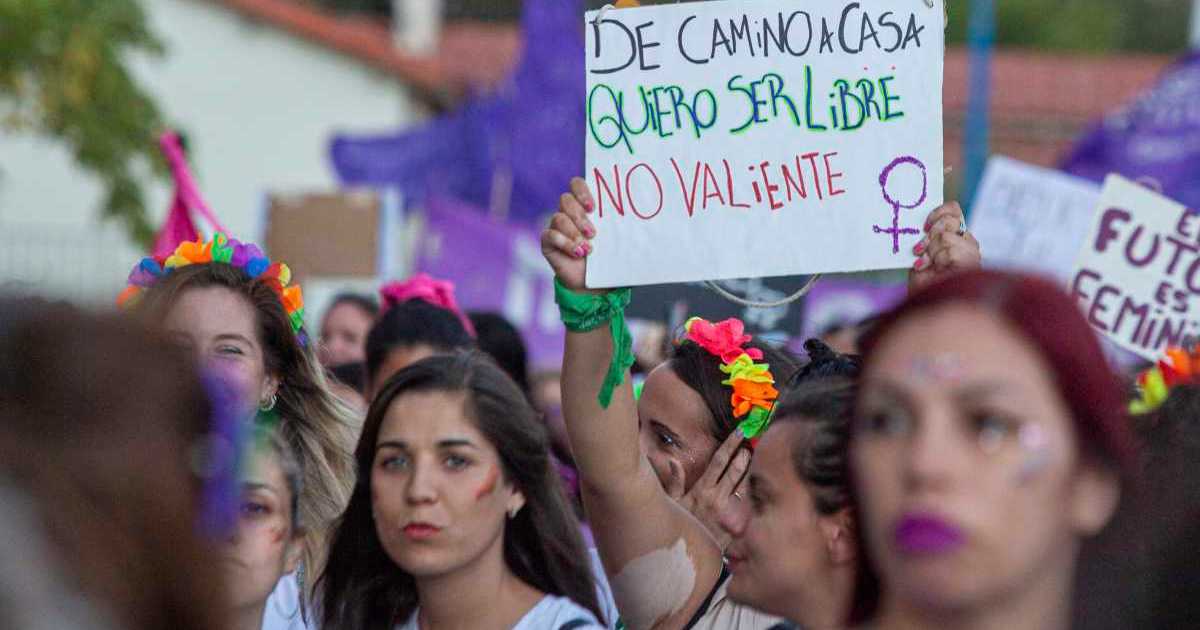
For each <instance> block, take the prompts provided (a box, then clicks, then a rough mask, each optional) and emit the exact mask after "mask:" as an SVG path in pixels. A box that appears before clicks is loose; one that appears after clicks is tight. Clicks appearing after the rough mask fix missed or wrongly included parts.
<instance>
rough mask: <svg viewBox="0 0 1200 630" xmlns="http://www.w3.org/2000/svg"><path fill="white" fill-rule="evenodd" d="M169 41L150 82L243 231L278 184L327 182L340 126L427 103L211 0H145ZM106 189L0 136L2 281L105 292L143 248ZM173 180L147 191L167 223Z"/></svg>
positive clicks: (375, 123) (399, 118) (42, 145)
mask: <svg viewBox="0 0 1200 630" xmlns="http://www.w3.org/2000/svg"><path fill="white" fill-rule="evenodd" d="M143 5H144V6H145V8H146V11H147V14H148V18H149V20H150V25H151V28H152V30H153V32H155V33H156V34H157V35H158V36H159V38H160V39H161V40H162V41H163V42H164V43H165V44H166V48H167V52H166V55H165V56H164V57H162V58H157V59H142V58H139V59H135V60H133V66H134V71H135V74H136V76H137V77H138V78H139V80H140V82H141V83H142V85H143V86H144V87H145V88H146V89H147V90H148V91H149V92H150V93H151V94H152V95H153V96H154V97H155V98H156V99H157V101H158V103H159V105H160V107H161V108H162V110H163V113H164V115H165V117H166V119H167V121H168V122H169V123H170V124H172V125H176V126H178V127H179V128H181V129H183V130H184V131H185V132H186V134H187V137H188V140H189V149H190V154H191V161H192V165H193V172H194V174H195V176H196V179H197V181H198V183H199V185H200V188H201V190H202V191H203V194H204V195H205V198H206V199H207V200H208V202H209V205H210V206H212V208H213V210H214V211H215V212H216V214H217V216H218V217H219V218H220V219H221V221H222V222H223V223H224V224H225V227H227V228H228V229H229V230H230V231H231V232H233V233H234V234H235V235H236V236H238V237H241V238H243V239H246V240H260V239H261V236H262V230H263V225H262V219H263V217H262V213H263V204H264V198H265V195H266V193H267V192H269V191H277V192H301V191H315V190H329V189H331V188H334V187H335V185H336V180H335V177H334V173H333V170H332V168H331V166H330V164H329V160H328V151H327V146H328V141H329V139H330V137H331V135H332V134H333V133H336V132H338V131H374V130H389V129H395V128H397V127H399V126H403V125H407V124H411V123H412V122H414V120H415V119H417V118H419V117H421V116H422V115H423V112H422V111H421V109H420V107H419V105H416V104H415V103H414V101H413V100H412V99H411V97H410V95H409V94H408V92H407V90H406V89H405V88H404V87H403V86H402V85H401V84H400V83H398V82H397V81H396V80H395V79H394V78H392V77H390V76H387V75H384V74H382V73H380V72H378V71H375V70H373V69H371V68H369V67H367V66H365V65H364V64H362V63H360V62H358V61H356V60H354V59H352V58H349V57H346V56H343V55H341V54H339V53H336V52H334V51H331V50H329V49H326V48H323V47H320V46H318V45H316V44H313V43H310V42H308V41H305V40H302V39H298V38H296V37H294V36H292V35H290V34H288V33H286V32H283V31H281V30H279V29H278V28H276V27H274V26H271V25H267V24H262V23H259V22H255V21H251V20H247V19H245V18H242V17H241V16H240V15H238V14H236V13H233V12H231V11H230V10H228V9H225V8H223V7H221V6H219V5H217V4H214V3H210V2H207V1H205V0H143ZM103 192H104V191H103V187H102V186H101V185H100V182H99V181H98V180H96V179H95V178H93V177H91V176H90V175H87V174H86V173H85V172H83V171H81V170H80V169H78V168H77V167H76V166H75V165H74V163H73V161H72V159H71V156H70V153H69V152H68V151H67V150H66V149H65V148H64V147H62V146H61V145H59V144H57V143H55V142H53V141H50V140H47V139H43V138H29V137H14V136H11V135H3V136H0V290H2V289H3V288H6V287H7V288H13V287H14V286H15V287H17V288H26V289H32V290H35V291H38V292H41V293H47V294H50V295H55V296H61V297H68V298H71V299H76V300H79V301H85V302H93V303H104V302H107V301H109V300H111V299H112V298H113V297H114V296H115V295H116V293H117V292H119V291H120V289H121V288H123V286H124V279H125V275H126V274H127V273H128V271H129V269H130V268H131V267H132V265H133V264H134V263H135V262H136V260H137V259H138V258H139V257H140V256H142V255H143V253H142V252H140V251H139V250H138V249H136V248H135V247H133V246H132V245H131V244H130V243H129V242H128V240H127V239H126V238H125V237H124V233H123V232H122V231H121V230H120V229H118V228H117V226H116V225H115V224H113V223H105V224H101V222H100V220H99V216H100V206H101V203H102V201H103ZM169 202H170V187H169V185H167V184H162V183H158V184H155V185H154V186H153V187H152V188H151V190H150V195H149V197H148V205H149V209H150V211H151V213H152V218H153V219H154V221H155V223H156V224H157V222H158V221H159V220H160V219H161V217H162V216H163V215H164V214H165V212H166V209H167V205H168V204H169Z"/></svg>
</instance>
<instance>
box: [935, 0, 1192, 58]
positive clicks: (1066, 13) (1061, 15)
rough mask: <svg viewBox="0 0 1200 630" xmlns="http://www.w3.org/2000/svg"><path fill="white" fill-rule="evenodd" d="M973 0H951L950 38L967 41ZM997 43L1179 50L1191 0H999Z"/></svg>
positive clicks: (1055, 48)
mask: <svg viewBox="0 0 1200 630" xmlns="http://www.w3.org/2000/svg"><path fill="white" fill-rule="evenodd" d="M970 4H971V3H970V0H950V32H949V34H948V38H949V40H950V42H951V43H963V42H965V41H966V33H967V18H968V17H969V15H970ZM995 4H996V42H997V44H998V45H1000V46H1004V47H1011V48H1032V49H1037V50H1053V51H1069V52H1086V53H1102V52H1113V51H1126V52H1147V53H1178V52H1181V51H1183V50H1185V49H1186V47H1187V35H1188V25H1189V19H1190V12H1191V5H1192V3H1191V2H1190V1H1189V0H995Z"/></svg>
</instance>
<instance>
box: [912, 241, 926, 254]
mask: <svg viewBox="0 0 1200 630" xmlns="http://www.w3.org/2000/svg"><path fill="white" fill-rule="evenodd" d="M924 251H925V241H921V242H920V243H917V246H916V247H914V248H913V253H914V254H916V255H918V256H920V255H921V253H922V252H924Z"/></svg>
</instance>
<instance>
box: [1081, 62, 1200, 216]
mask: <svg viewBox="0 0 1200 630" xmlns="http://www.w3.org/2000/svg"><path fill="white" fill-rule="evenodd" d="M1198 102H1200V53H1192V54H1190V55H1188V56H1186V57H1184V58H1182V59H1180V60H1179V61H1177V62H1175V63H1174V64H1172V65H1171V67H1170V68H1168V69H1167V70H1166V72H1164V73H1163V76H1162V77H1161V78H1159V80H1158V83H1157V84H1156V85H1155V86H1154V87H1153V88H1151V89H1150V90H1149V91H1148V92H1146V93H1144V94H1142V95H1141V96H1139V97H1138V98H1137V99H1136V100H1135V101H1134V102H1132V103H1130V104H1128V105H1126V106H1124V107H1122V108H1121V109H1119V110H1117V111H1116V112H1113V113H1111V114H1109V115H1108V116H1105V117H1104V118H1103V119H1102V120H1101V121H1100V122H1099V123H1097V124H1096V125H1095V127H1094V128H1093V129H1092V130H1091V131H1090V132H1089V133H1088V134H1087V135H1085V136H1084V137H1083V138H1082V139H1081V140H1080V141H1079V143H1078V144H1076V145H1075V147H1074V149H1072V151H1071V153H1070V155H1069V156H1068V157H1067V159H1066V160H1065V161H1064V162H1063V170H1065V171H1067V172H1069V173H1073V174H1075V175H1079V176H1082V177H1086V178H1088V179H1091V180H1094V181H1097V182H1100V181H1103V180H1104V177H1105V175H1107V174H1108V173H1120V174H1121V175H1124V176H1126V177H1128V178H1130V179H1134V180H1139V181H1141V182H1143V183H1147V184H1149V185H1150V186H1151V187H1154V188H1160V187H1161V190H1162V192H1163V193H1164V194H1166V195H1167V196H1168V197H1171V198H1173V199H1177V200H1179V202H1180V203H1184V204H1187V205H1188V206H1191V207H1200V108H1198V107H1197V106H1196V103H1198Z"/></svg>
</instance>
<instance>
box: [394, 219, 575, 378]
mask: <svg viewBox="0 0 1200 630" xmlns="http://www.w3.org/2000/svg"><path fill="white" fill-rule="evenodd" d="M538 239H539V234H538V232H537V231H536V230H534V229H533V228H530V227H524V226H518V225H502V224H498V223H495V222H493V221H492V220H491V219H489V218H488V216H487V214H486V213H484V212H483V211H482V210H481V209H479V208H477V207H473V206H471V205H470V204H466V203H463V202H459V201H454V200H451V199H447V198H445V197H431V198H430V199H429V201H428V203H427V204H426V207H425V234H424V237H423V238H422V239H421V243H420V245H419V246H418V250H417V262H416V270H417V271H423V272H425V273H428V274H429V275H431V276H433V277H435V278H439V279H442V280H449V281H450V282H453V283H454V292H455V294H456V295H457V297H458V302H459V304H460V305H461V306H462V307H463V308H464V309H468V310H480V311H496V312H498V313H501V314H502V315H504V316H505V317H506V318H507V319H508V320H509V321H510V322H512V324H513V325H514V326H516V327H517V329H518V330H520V331H521V336H522V337H523V338H524V339H525V345H526V346H527V347H528V350H529V358H530V363H531V365H532V366H534V367H554V368H557V367H558V366H559V364H560V363H561V361H562V351H563V334H564V333H563V326H562V323H561V321H560V320H559V315H558V306H556V305H555V304H554V275H553V272H551V271H550V266H549V265H547V264H546V261H545V260H544V259H543V258H542V251H541V246H540V244H539V240H538Z"/></svg>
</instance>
